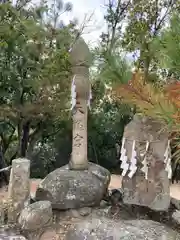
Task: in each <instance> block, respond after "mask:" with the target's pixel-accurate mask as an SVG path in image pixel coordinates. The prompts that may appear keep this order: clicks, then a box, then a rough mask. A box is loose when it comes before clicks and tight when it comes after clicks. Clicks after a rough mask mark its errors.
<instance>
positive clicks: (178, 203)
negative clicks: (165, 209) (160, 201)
mask: <svg viewBox="0 0 180 240" xmlns="http://www.w3.org/2000/svg"><path fill="white" fill-rule="evenodd" d="M171 204H172V205H174V207H175V208H176V209H178V210H180V200H179V199H176V198H173V197H171Z"/></svg>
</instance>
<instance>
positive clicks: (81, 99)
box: [69, 38, 91, 170]
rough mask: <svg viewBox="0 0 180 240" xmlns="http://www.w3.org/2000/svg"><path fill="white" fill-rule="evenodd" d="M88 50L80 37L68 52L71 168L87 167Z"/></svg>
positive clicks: (83, 168) (89, 95)
mask: <svg viewBox="0 0 180 240" xmlns="http://www.w3.org/2000/svg"><path fill="white" fill-rule="evenodd" d="M90 56H91V55H90V51H89V48H88V46H87V44H86V43H85V41H84V40H83V39H82V38H79V39H78V40H77V41H76V43H75V44H74V46H73V48H72V51H71V53H70V60H71V64H72V73H73V80H72V86H71V98H72V107H71V108H72V118H73V134H72V135H73V139H72V155H71V160H70V163H69V166H70V168H71V169H73V170H85V169H87V168H88V157H87V116H88V105H90V100H91V88H90V81H89V66H90Z"/></svg>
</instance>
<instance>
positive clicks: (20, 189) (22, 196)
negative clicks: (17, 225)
mask: <svg viewBox="0 0 180 240" xmlns="http://www.w3.org/2000/svg"><path fill="white" fill-rule="evenodd" d="M8 199H9V201H11V203H12V206H13V209H9V214H8V218H9V219H8V220H9V221H12V222H13V221H16V220H17V217H18V214H19V213H20V212H21V210H22V209H23V208H24V207H26V206H28V205H29V203H30V161H29V160H28V159H25V158H19V159H14V160H13V161H12V168H11V174H10V181H9V188H8Z"/></svg>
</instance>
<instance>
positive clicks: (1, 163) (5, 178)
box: [0, 146, 9, 187]
mask: <svg viewBox="0 0 180 240" xmlns="http://www.w3.org/2000/svg"><path fill="white" fill-rule="evenodd" d="M5 167H7V164H6V162H5V160H4V155H3V151H2V147H1V146H0V169H2V168H5ZM0 179H1V181H0V187H2V186H3V184H4V183H5V184H6V185H7V184H8V183H9V171H4V172H1V173H0Z"/></svg>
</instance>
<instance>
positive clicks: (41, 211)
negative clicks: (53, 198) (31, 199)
mask: <svg viewBox="0 0 180 240" xmlns="http://www.w3.org/2000/svg"><path fill="white" fill-rule="evenodd" d="M52 217H53V213H52V207H51V203H50V202H49V201H39V202H35V203H32V204H30V205H29V206H28V207H26V208H24V209H23V210H22V212H21V214H20V216H19V219H18V223H19V225H20V226H21V228H22V230H30V231H34V230H38V229H42V228H44V227H46V226H49V224H50V223H51V222H52Z"/></svg>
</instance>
